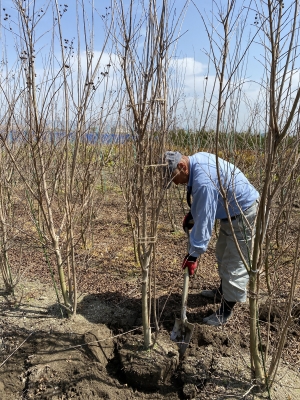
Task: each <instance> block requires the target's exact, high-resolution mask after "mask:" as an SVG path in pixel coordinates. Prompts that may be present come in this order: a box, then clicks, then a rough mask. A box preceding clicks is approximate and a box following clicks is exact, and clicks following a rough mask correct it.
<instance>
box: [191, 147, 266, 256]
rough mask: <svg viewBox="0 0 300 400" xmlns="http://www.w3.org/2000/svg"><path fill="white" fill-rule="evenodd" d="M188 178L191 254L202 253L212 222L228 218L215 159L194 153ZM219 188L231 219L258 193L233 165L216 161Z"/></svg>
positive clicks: (208, 237) (211, 156) (207, 240)
mask: <svg viewBox="0 0 300 400" xmlns="http://www.w3.org/2000/svg"><path fill="white" fill-rule="evenodd" d="M189 160H190V170H189V173H190V176H189V182H188V187H192V207H191V213H192V216H193V219H194V227H193V229H192V231H191V234H190V254H191V255H193V256H194V257H198V256H199V255H200V254H203V253H204V252H205V251H206V249H207V246H208V243H209V241H210V238H211V235H212V230H213V227H214V221H215V219H224V218H227V214H226V210H225V207H224V201H223V199H222V196H221V193H220V185H219V180H218V175H217V167H216V156H215V155H214V154H210V153H196V154H194V155H193V156H189ZM218 163H219V169H220V177H221V182H222V186H223V187H224V189H225V191H226V192H227V200H228V208H229V213H230V216H235V215H239V214H240V213H241V210H242V211H245V210H246V209H247V208H249V207H250V206H251V205H252V204H253V203H254V202H255V200H257V199H258V198H259V193H258V192H257V190H256V189H255V188H254V187H253V186H252V185H251V183H250V182H249V181H248V179H247V178H246V177H245V175H244V174H243V173H242V172H241V171H240V170H239V169H238V168H237V167H235V166H234V165H233V164H230V163H229V162H227V161H225V160H223V159H221V158H218Z"/></svg>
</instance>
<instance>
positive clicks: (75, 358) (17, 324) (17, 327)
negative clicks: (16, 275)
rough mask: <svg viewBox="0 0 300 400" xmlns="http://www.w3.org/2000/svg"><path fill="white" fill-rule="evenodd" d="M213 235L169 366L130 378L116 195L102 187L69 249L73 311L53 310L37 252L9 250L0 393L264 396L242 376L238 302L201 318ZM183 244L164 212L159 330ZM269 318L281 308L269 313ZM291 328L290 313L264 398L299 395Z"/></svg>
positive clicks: (132, 310)
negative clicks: (13, 281) (181, 342)
mask: <svg viewBox="0 0 300 400" xmlns="http://www.w3.org/2000/svg"><path fill="white" fill-rule="evenodd" d="M178 219H179V221H180V220H181V216H180V217H179V218H178ZM163 221H165V222H164V223H163ZM214 242H215V239H214V238H213V239H212V241H211V243H210V246H209V249H208V251H207V253H206V254H205V255H204V256H203V257H202V259H201V263H200V266H199V268H198V271H197V274H196V276H195V278H193V279H192V282H191V284H190V291H189V300H188V306H189V308H188V320H189V322H191V323H194V324H195V331H194V333H193V336H192V340H191V343H190V346H189V348H188V349H187V351H186V354H185V357H184V359H183V360H182V361H181V362H180V364H179V365H178V366H177V367H176V370H175V372H174V373H173V374H171V375H169V376H167V378H166V379H165V380H164V382H159V384H157V385H156V386H151V385H149V387H147V385H146V386H145V382H144V383H143V385H142V382H140V381H139V380H136V382H134V381H128V377H127V376H126V374H125V373H124V364H122V363H121V359H120V354H122V348H124V346H126V344H128V342H129V341H130V340H133V339H135V340H137V339H138V340H140V338H141V300H140V290H141V281H140V271H139V268H138V267H137V266H136V265H135V263H134V261H133V247H132V243H131V232H130V228H129V226H128V224H127V222H126V213H125V209H124V205H123V204H122V201H121V196H120V197H119V198H118V196H116V197H114V200H113V201H112V199H111V195H110V194H109V193H107V195H106V196H105V197H104V201H103V204H102V206H101V208H100V209H99V213H98V215H97V221H96V225H95V228H94V243H93V245H92V246H91V250H90V251H89V252H88V253H87V252H86V251H84V250H83V249H82V250H78V253H77V255H76V256H77V261H78V287H79V291H80V294H79V305H78V314H77V316H76V317H74V318H72V319H66V318H62V316H61V311H60V307H59V305H58V303H57V299H56V295H55V292H54V289H53V286H52V284H51V279H50V275H49V271H48V267H47V265H46V263H45V261H44V258H43V254H42V253H41V252H38V251H37V250H35V249H33V248H30V246H28V247H27V248H26V249H25V250H24V251H23V252H22V254H14V255H13V257H12V260H11V261H12V266H13V269H14V270H16V269H17V267H18V268H19V267H20V272H21V280H20V283H19V284H18V286H17V287H16V292H15V296H14V297H13V296H8V295H6V293H5V292H4V288H3V283H2V282H0V288H1V290H2V292H1V297H0V301H1V303H0V350H1V355H0V357H1V358H0V368H1V375H0V399H1V400H17V399H53V400H54V399H57V400H59V399H80V400H81V399H83V400H85V399H121V400H123V399H124V400H125V399H135V398H142V399H163V398H167V399H185V398H188V399H192V398H195V399H258V398H267V397H268V395H267V393H266V392H263V393H262V392H259V390H258V389H257V388H256V387H255V385H254V384H253V382H252V380H251V371H250V368H249V365H250V362H249V312H248V308H247V305H238V306H237V307H236V310H235V314H234V317H233V318H232V319H231V320H230V321H229V322H228V324H226V325H225V326H224V327H222V328H215V327H208V326H205V325H203V324H202V318H203V317H204V316H206V315H207V314H208V313H211V312H213V311H214V309H215V308H216V305H215V304H213V302H210V301H208V300H206V299H204V298H202V297H201V296H200V295H199V292H200V291H201V290H202V289H205V288H211V287H215V286H216V285H217V284H218V278H217V270H216V263H215V259H214ZM185 251H186V238H185V235H184V233H182V232H181V231H180V230H179V231H176V232H173V231H172V229H171V228H170V223H169V222H168V220H167V215H166V213H165V214H164V213H163V215H162V223H161V224H160V227H159V245H158V254H157V259H156V269H157V277H156V279H157V293H156V298H157V301H156V305H157V314H158V317H159V327H160V332H159V335H158V337H164V338H168V335H169V332H170V331H171V330H172V327H173V325H174V321H175V317H176V316H177V317H178V316H179V315H180V303H181V287H182V274H181V271H180V265H181V260H182V258H183V256H184V255H185ZM276 318H280V312H279V313H278V315H275V316H274V321H275V322H276ZM274 326H275V325H274ZM274 329H275V328H274ZM299 335H300V326H299V318H298V319H297V318H296V319H295V322H294V324H293V326H292V328H291V329H290V331H289V335H288V341H287V346H286V348H285V351H284V354H283V359H282V363H281V367H280V371H279V374H278V381H277V383H276V385H275V386H274V388H273V389H272V392H271V398H272V399H278V400H284V399H286V400H288V399H290V400H296V399H299V398H300V349H299ZM169 356H170V357H172V356H173V355H172V351H171V352H170V351H169ZM151 357H152V358H151ZM153 357H155V352H152V353H149V359H150V361H151V360H152V361H153V360H154V358H153ZM129 361H131V360H129ZM153 362H154V361H153Z"/></svg>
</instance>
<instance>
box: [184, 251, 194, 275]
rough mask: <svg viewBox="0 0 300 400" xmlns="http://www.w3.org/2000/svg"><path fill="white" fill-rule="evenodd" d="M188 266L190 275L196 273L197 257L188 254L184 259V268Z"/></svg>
mask: <svg viewBox="0 0 300 400" xmlns="http://www.w3.org/2000/svg"><path fill="white" fill-rule="evenodd" d="M186 267H188V269H189V275H190V276H191V275H194V272H195V271H196V269H197V257H193V256H190V255H189V254H187V255H186V256H185V257H184V259H183V263H182V269H185V268H186Z"/></svg>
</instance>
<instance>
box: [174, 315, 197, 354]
mask: <svg viewBox="0 0 300 400" xmlns="http://www.w3.org/2000/svg"><path fill="white" fill-rule="evenodd" d="M194 327H195V325H194V324H191V323H190V322H188V321H187V320H186V321H184V322H183V321H182V320H181V319H179V318H176V320H175V324H174V327H173V330H172V332H171V335H170V338H171V340H173V341H174V342H177V345H178V348H179V354H180V356H181V357H182V356H183V355H184V353H185V351H186V349H187V347H188V345H189V343H190V340H191V337H192V334H193V331H194Z"/></svg>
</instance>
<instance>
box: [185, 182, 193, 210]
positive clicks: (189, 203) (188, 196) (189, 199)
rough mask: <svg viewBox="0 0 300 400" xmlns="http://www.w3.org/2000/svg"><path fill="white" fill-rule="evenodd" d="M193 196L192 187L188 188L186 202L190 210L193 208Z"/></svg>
mask: <svg viewBox="0 0 300 400" xmlns="http://www.w3.org/2000/svg"><path fill="white" fill-rule="evenodd" d="M191 194H192V186H187V188H186V202H187V203H188V206H189V207H190V208H191V207H192V201H191Z"/></svg>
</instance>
